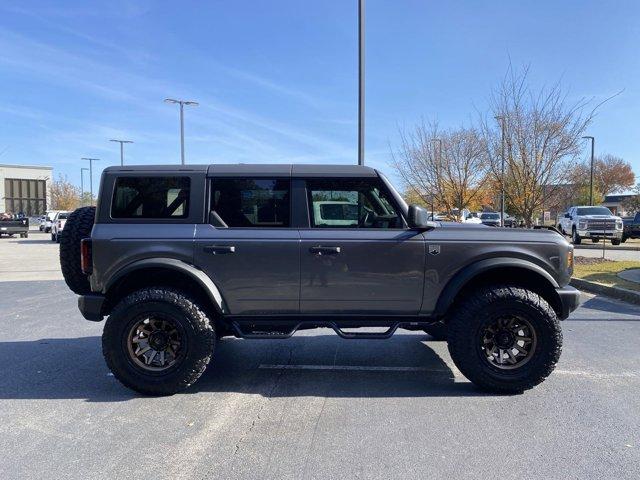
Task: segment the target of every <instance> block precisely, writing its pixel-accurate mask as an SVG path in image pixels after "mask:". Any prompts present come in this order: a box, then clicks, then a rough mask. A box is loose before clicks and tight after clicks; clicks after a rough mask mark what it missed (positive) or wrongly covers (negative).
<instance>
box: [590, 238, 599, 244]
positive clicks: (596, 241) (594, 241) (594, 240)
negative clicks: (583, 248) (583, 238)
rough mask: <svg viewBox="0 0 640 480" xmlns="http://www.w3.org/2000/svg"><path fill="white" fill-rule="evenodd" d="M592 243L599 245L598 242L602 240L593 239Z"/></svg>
mask: <svg viewBox="0 0 640 480" xmlns="http://www.w3.org/2000/svg"><path fill="white" fill-rule="evenodd" d="M591 241H592V242H593V243H598V242H599V241H600V239H599V238H592V239H591Z"/></svg>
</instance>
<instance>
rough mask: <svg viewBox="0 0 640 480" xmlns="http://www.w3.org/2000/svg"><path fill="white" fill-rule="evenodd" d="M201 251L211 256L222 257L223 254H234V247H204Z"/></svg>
mask: <svg viewBox="0 0 640 480" xmlns="http://www.w3.org/2000/svg"><path fill="white" fill-rule="evenodd" d="M203 250H204V251H205V252H206V253H210V254H212V255H223V254H225V253H236V247H235V246H234V245H209V246H207V247H204V248H203Z"/></svg>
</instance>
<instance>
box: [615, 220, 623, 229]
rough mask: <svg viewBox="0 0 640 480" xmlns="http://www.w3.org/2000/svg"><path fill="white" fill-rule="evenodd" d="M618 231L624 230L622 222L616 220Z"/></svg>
mask: <svg viewBox="0 0 640 480" xmlns="http://www.w3.org/2000/svg"><path fill="white" fill-rule="evenodd" d="M616 230H622V220H616Z"/></svg>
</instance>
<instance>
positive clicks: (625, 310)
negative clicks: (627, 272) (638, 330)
mask: <svg viewBox="0 0 640 480" xmlns="http://www.w3.org/2000/svg"><path fill="white" fill-rule="evenodd" d="M580 308H581V309H589V310H598V311H601V312H607V313H611V312H612V311H613V310H614V309H615V314H616V317H614V318H600V317H598V318H584V317H583V316H582V315H576V314H575V313H574V314H572V315H570V316H569V318H568V319H567V320H565V321H572V320H573V321H581V322H582V321H597V322H603V321H604V322H606V321H612V322H625V321H626V322H633V321H640V307H639V306H637V305H632V304H630V303H626V302H622V301H617V300H612V299H608V298H606V297H599V296H598V297H593V298H590V299H589V300H587V301H586V302H584V303H582V304H580ZM581 313H583V314H584V313H585V312H584V311H583V312H581ZM620 315H630V316H631V317H632V318H620Z"/></svg>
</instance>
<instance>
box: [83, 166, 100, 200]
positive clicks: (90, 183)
mask: <svg viewBox="0 0 640 480" xmlns="http://www.w3.org/2000/svg"><path fill="white" fill-rule="evenodd" d="M80 160H87V161H88V162H89V193H90V194H91V205H93V162H97V161H99V160H100V159H99V158H88V157H82V158H81V159H80Z"/></svg>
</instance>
